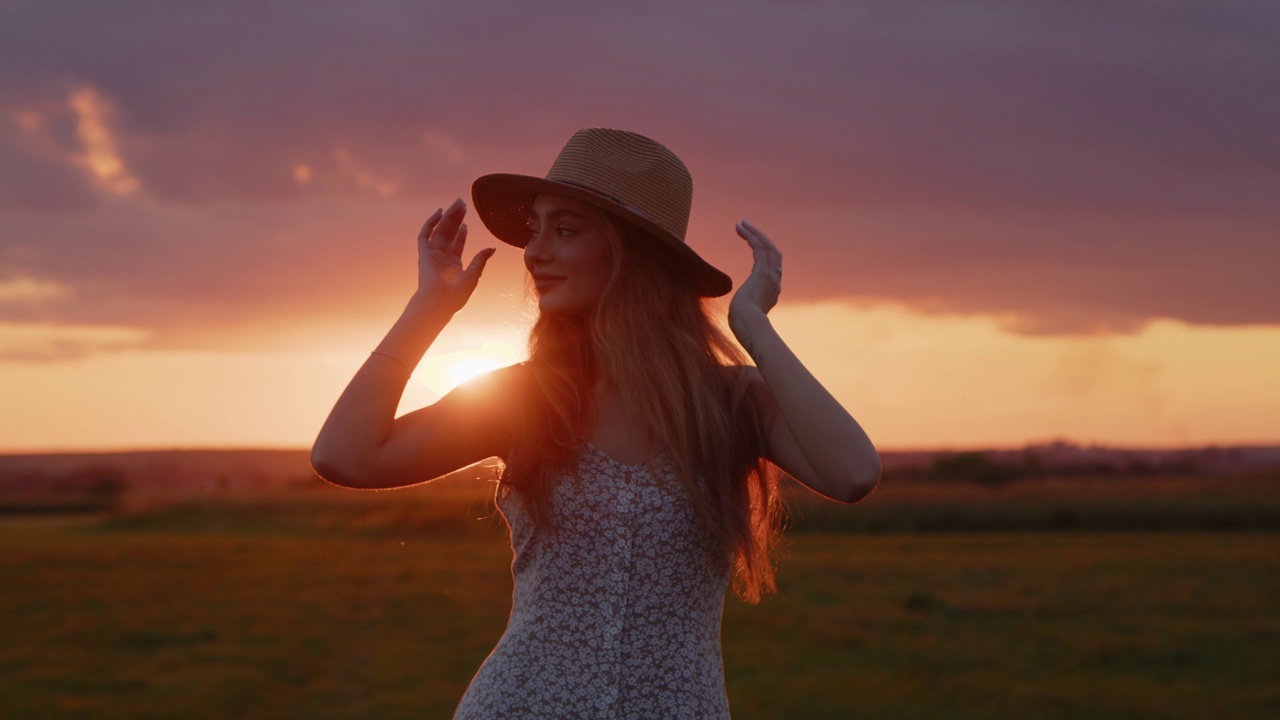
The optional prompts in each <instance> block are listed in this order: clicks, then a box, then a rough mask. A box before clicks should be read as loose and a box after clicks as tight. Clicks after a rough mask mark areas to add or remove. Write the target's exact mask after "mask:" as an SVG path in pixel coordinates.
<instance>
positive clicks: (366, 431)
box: [311, 199, 515, 488]
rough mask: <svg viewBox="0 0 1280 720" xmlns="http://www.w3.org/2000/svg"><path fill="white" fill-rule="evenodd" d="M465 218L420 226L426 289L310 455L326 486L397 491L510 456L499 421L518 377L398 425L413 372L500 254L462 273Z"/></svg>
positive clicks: (456, 396)
mask: <svg viewBox="0 0 1280 720" xmlns="http://www.w3.org/2000/svg"><path fill="white" fill-rule="evenodd" d="M465 214H466V204H465V203H463V201H462V200H461V199H459V200H456V201H455V202H454V203H453V204H452V205H450V206H449V207H448V208H447V209H444V210H436V211H435V212H434V213H433V214H432V215H431V217H429V218H428V219H427V221H426V223H425V224H424V225H423V226H422V231H421V232H420V233H419V234H418V288H417V290H416V291H415V292H414V294H413V297H412V298H410V300H409V302H408V304H407V305H406V306H405V309H404V311H403V312H402V313H401V315H400V318H399V319H398V320H397V321H396V323H395V324H394V325H393V326H392V327H391V330H390V331H389V332H388V333H387V335H386V337H385V338H383V340H382V342H381V343H379V344H378V347H377V349H376V350H374V351H373V353H372V354H370V355H369V358H368V359H367V360H366V361H365V363H364V365H363V366H362V367H361V368H360V370H359V371H357V372H356V374H355V377H353V378H352V379H351V382H350V383H349V384H348V385H347V388H346V390H344V391H343V393H342V395H341V396H340V397H339V398H338V402H337V403H336V404H335V405H334V407H333V410H332V411H331V412H330V413H329V417H328V419H327V420H325V423H324V426H323V427H322V428H321V429H320V434H319V436H318V437H317V438H316V442H315V445H314V446H313V447H312V448H311V464H312V466H313V467H314V468H315V470H316V473H317V474H319V475H320V476H321V477H323V478H324V479H326V480H328V481H330V482H332V483H335V484H338V485H345V486H348V487H362V488H386V487H398V486H402V485H411V484H414V483H418V482H422V481H424V480H430V479H432V478H434V477H438V476H440V475H443V474H446V473H448V472H451V471H453V470H456V469H458V468H461V467H465V466H466V465H470V464H472V463H475V462H478V461H480V460H483V459H484V458H486V457H490V456H492V455H495V454H499V453H501V452H502V450H503V443H504V442H505V437H504V436H505V430H504V427H503V424H502V423H501V422H500V421H499V419H500V418H501V417H502V404H503V402H504V397H503V396H504V395H505V394H506V393H507V392H508V391H509V388H510V379H511V378H512V377H513V376H514V372H515V371H513V370H509V371H506V372H498V373H494V377H493V378H490V380H489V382H487V383H486V382H479V383H476V384H475V385H474V386H472V387H467V388H465V389H462V390H455V391H454V392H452V393H450V394H449V395H448V396H446V397H445V398H444V399H442V400H441V401H440V402H438V403H435V404H434V405H431V406H430V407H426V408H422V409H421V410H417V411H415V412H412V413H409V414H407V415H404V416H403V417H401V418H396V417H395V411H396V406H397V405H399V403H400V397H401V395H402V394H403V393H404V388H405V385H406V384H407V383H408V381H409V375H410V374H411V373H412V371H413V368H414V367H415V366H417V364H418V362H419V361H420V360H421V359H422V356H423V355H424V354H425V353H426V351H427V348H428V347H430V346H431V343H432V342H434V341H435V339H436V337H437V336H438V335H439V334H440V331H441V330H443V329H444V327H445V325H446V324H447V323H448V322H449V320H450V319H452V318H453V315H454V313H456V312H457V311H458V310H460V309H461V308H462V306H463V305H465V304H466V302H467V300H468V299H469V298H470V297H471V293H472V292H473V291H474V290H475V288H476V284H477V283H478V282H479V280H480V273H481V272H482V271H483V270H484V266H485V263H486V262H488V260H489V257H490V256H492V255H493V252H494V251H493V249H492V248H488V249H485V250H481V251H480V252H479V253H476V255H475V257H474V258H473V259H472V260H471V263H470V264H469V265H467V266H466V267H465V268H464V267H463V265H462V251H463V248H464V247H465V245H466V239H467V226H466V225H465V224H463V222H462V219H463V217H464V215H465ZM505 400H507V401H509V400H510V398H505Z"/></svg>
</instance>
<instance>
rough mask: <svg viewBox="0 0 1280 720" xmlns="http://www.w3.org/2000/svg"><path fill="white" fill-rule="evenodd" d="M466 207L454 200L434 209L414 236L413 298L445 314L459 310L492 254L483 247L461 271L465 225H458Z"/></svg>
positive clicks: (459, 200) (461, 223) (465, 234)
mask: <svg viewBox="0 0 1280 720" xmlns="http://www.w3.org/2000/svg"><path fill="white" fill-rule="evenodd" d="M466 214H467V204H466V203H464V202H463V201H462V198H458V199H457V200H454V201H453V204H452V205H450V206H449V207H447V208H445V209H444V210H436V211H435V212H434V213H432V214H431V217H429V218H427V222H426V223H424V224H423V226H422V231H421V232H419V233H418V291H417V298H418V299H420V300H422V301H424V302H425V303H427V304H428V305H429V306H430V307H433V308H440V309H442V310H444V311H446V312H448V314H449V315H452V314H454V313H456V312H458V311H459V310H461V309H462V306H463V305H466V304H467V300H468V299H469V298H470V297H471V293H472V292H474V291H475V289H476V284H477V283H479V282H480V273H482V272H484V266H485V263H487V262H489V258H490V257H492V256H493V253H494V252H495V250H494V248H485V249H484V250H481V251H480V252H478V253H476V255H475V257H473V258H472V259H471V263H470V264H468V265H467V266H466V268H463V266H462V250H463V248H464V247H466V243H467V226H466V224H465V223H463V222H462V218H463V216H465V215H466Z"/></svg>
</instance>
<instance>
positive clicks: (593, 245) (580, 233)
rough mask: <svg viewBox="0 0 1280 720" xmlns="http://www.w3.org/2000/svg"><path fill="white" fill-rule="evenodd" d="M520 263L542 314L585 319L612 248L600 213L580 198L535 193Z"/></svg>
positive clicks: (605, 281)
mask: <svg viewBox="0 0 1280 720" xmlns="http://www.w3.org/2000/svg"><path fill="white" fill-rule="evenodd" d="M528 228H529V242H528V244H527V245H525V247H524V264H525V267H526V268H528V269H529V275H530V276H531V277H532V278H533V283H534V285H535V286H536V287H537V289H538V309H539V310H541V311H542V312H544V313H561V314H567V315H586V314H588V313H590V312H591V310H592V309H593V308H595V306H596V302H597V301H599V299H600V296H601V295H602V294H603V293H604V288H605V286H606V285H608V283H609V276H610V274H611V273H612V271H613V247H612V246H611V245H610V243H609V236H608V227H607V226H606V224H605V220H604V219H603V218H602V217H601V216H600V213H599V211H596V210H594V209H593V208H592V207H591V206H590V205H588V204H587V203H584V202H582V201H580V200H574V199H573V198H568V197H564V196H561V195H547V194H543V195H539V196H537V197H536V198H535V199H534V201H533V206H532V207H531V208H530V209H529V225H528Z"/></svg>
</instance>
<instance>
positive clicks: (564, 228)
mask: <svg viewBox="0 0 1280 720" xmlns="http://www.w3.org/2000/svg"><path fill="white" fill-rule="evenodd" d="M577 233H578V229H577V228H574V227H569V226H568V225H561V226H560V227H558V228H556V234H557V235H559V236H560V237H568V236H570V235H576V234H577Z"/></svg>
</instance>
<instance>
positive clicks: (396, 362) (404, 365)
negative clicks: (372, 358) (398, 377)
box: [369, 350, 413, 373]
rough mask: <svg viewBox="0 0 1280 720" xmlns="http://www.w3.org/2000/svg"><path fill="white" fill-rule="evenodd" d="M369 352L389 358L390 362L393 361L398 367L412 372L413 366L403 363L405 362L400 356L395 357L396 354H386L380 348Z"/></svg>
mask: <svg viewBox="0 0 1280 720" xmlns="http://www.w3.org/2000/svg"><path fill="white" fill-rule="evenodd" d="M369 354H370V355H381V356H382V357H384V358H386V359H388V360H390V361H391V362H393V363H395V364H397V365H399V366H400V367H402V368H404V369H405V370H408V371H409V372H410V373H412V372H413V368H411V367H409V366H408V365H406V364H405V362H404V361H403V360H401V359H400V358H398V357H396V356H394V355H388V354H386V353H384V352H382V351H381V350H374V351H373V352H371V353H369Z"/></svg>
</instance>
